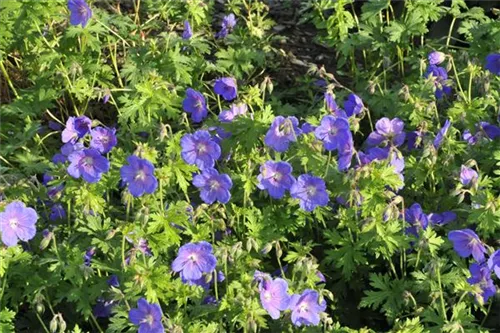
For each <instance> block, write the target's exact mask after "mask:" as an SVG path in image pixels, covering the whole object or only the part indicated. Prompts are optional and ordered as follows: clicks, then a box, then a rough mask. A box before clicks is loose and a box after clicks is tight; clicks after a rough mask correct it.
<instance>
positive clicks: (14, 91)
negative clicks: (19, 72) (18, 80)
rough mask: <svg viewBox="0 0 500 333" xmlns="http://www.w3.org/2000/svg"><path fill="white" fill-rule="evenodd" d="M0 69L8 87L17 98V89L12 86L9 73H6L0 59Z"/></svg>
mask: <svg viewBox="0 0 500 333" xmlns="http://www.w3.org/2000/svg"><path fill="white" fill-rule="evenodd" d="M0 69H1V70H2V74H3V76H4V77H5V79H6V80H7V84H8V85H9V87H10V89H11V90H12V92H13V93H14V95H15V96H16V98H19V95H18V94H17V90H16V88H14V85H13V84H12V81H11V80H10V77H9V74H8V73H7V70H6V69H5V67H4V65H3V61H0Z"/></svg>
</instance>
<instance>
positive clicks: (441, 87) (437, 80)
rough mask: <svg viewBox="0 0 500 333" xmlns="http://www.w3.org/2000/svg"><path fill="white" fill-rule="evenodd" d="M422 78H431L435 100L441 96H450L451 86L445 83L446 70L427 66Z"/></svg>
mask: <svg viewBox="0 0 500 333" xmlns="http://www.w3.org/2000/svg"><path fill="white" fill-rule="evenodd" d="M424 76H425V77H426V78H429V77H431V78H432V79H433V82H434V87H435V89H436V92H435V95H436V98H437V99H441V98H442V97H443V94H446V95H449V94H451V86H450V85H449V83H448V82H446V80H448V73H447V72H446V69H444V68H443V67H439V66H436V65H429V67H428V68H427V72H425V74H424Z"/></svg>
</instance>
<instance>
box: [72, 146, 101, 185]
mask: <svg viewBox="0 0 500 333" xmlns="http://www.w3.org/2000/svg"><path fill="white" fill-rule="evenodd" d="M68 159H69V161H70V163H71V164H70V165H69V167H68V169H67V170H68V174H69V175H70V176H71V177H73V178H80V177H82V178H83V179H84V180H85V181H86V182H89V183H96V182H98V181H99V180H100V179H101V176H102V174H103V173H105V172H108V170H109V161H108V160H107V159H106V157H103V156H101V154H99V152H98V151H97V150H95V149H92V148H89V149H83V150H78V151H74V152H72V153H71V154H70V155H69V156H68Z"/></svg>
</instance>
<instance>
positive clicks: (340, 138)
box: [314, 115, 352, 151]
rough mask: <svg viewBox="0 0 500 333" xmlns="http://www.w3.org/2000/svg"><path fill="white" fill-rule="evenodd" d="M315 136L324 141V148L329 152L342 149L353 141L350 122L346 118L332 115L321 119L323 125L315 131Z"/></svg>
mask: <svg viewBox="0 0 500 333" xmlns="http://www.w3.org/2000/svg"><path fill="white" fill-rule="evenodd" d="M314 135H315V136H316V138H317V139H318V140H321V141H323V146H324V147H325V149H326V150H328V151H332V150H337V149H339V148H342V147H344V146H345V145H346V144H348V143H349V142H350V141H351V140H352V135H351V131H350V130H349V122H348V121H347V120H346V119H345V118H337V117H334V116H330V115H328V116H324V117H323V119H321V124H320V125H319V126H318V127H317V128H316V130H315V131H314Z"/></svg>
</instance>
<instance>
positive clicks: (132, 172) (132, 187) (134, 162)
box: [120, 155, 158, 197]
mask: <svg viewBox="0 0 500 333" xmlns="http://www.w3.org/2000/svg"><path fill="white" fill-rule="evenodd" d="M127 162H128V164H129V165H124V166H122V167H121V169H120V175H121V177H122V180H123V181H124V182H125V183H127V184H128V190H129V191H130V194H132V195H133V196H134V197H140V196H142V195H143V194H144V193H148V194H151V193H153V192H154V191H155V190H156V188H157V187H158V180H157V179H156V177H155V176H154V172H155V167H154V166H153V164H152V163H151V162H149V161H148V160H145V159H142V158H139V157H137V156H135V155H131V156H129V157H128V158H127Z"/></svg>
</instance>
